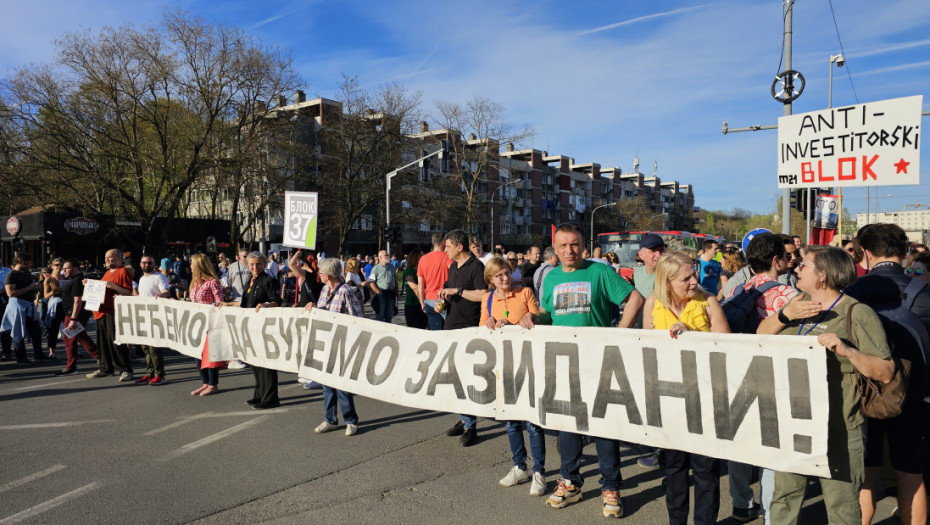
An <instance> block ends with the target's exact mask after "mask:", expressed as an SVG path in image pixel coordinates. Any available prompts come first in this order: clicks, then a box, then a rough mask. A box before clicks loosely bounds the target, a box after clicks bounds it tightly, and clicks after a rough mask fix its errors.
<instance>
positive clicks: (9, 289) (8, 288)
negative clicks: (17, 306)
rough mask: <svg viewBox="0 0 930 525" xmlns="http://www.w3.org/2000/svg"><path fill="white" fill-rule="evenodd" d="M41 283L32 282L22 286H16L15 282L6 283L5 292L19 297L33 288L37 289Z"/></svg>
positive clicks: (10, 295)
mask: <svg viewBox="0 0 930 525" xmlns="http://www.w3.org/2000/svg"><path fill="white" fill-rule="evenodd" d="M40 286H41V285H40V284H39V283H32V284H30V285H29V286H26V287H24V288H18V289H17V288H16V285H15V284H8V285H6V287H5V288H6V294H7V295H8V296H9V297H19V296H20V295H25V294H27V293H29V292H31V291H33V290H38V289H39V287H40Z"/></svg>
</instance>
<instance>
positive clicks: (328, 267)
mask: <svg viewBox="0 0 930 525" xmlns="http://www.w3.org/2000/svg"><path fill="white" fill-rule="evenodd" d="M317 266H319V268H320V275H328V276H329V277H332V278H333V279H336V280H339V279H342V264H341V263H340V262H339V259H337V258H335V257H326V258H325V259H320V260H319V262H318V263H317Z"/></svg>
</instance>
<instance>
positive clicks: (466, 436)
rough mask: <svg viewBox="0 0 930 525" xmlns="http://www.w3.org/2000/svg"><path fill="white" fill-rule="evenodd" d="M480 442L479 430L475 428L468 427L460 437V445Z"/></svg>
mask: <svg viewBox="0 0 930 525" xmlns="http://www.w3.org/2000/svg"><path fill="white" fill-rule="evenodd" d="M477 442H478V430H476V429H474V428H469V429H466V430H465V431H464V432H462V437H460V438H459V445H462V446H463V447H470V446H472V445H474V444H475V443H477Z"/></svg>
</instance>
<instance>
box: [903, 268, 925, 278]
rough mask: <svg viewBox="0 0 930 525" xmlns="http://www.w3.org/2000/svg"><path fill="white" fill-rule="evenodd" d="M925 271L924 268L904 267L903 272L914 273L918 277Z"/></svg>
mask: <svg viewBox="0 0 930 525" xmlns="http://www.w3.org/2000/svg"><path fill="white" fill-rule="evenodd" d="M926 272H927V271H926V270H924V269H923V268H905V269H904V273H906V274H908V275H916V276H918V277H920V276H921V275H923V274H925V273H926Z"/></svg>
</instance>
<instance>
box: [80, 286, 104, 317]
mask: <svg viewBox="0 0 930 525" xmlns="http://www.w3.org/2000/svg"><path fill="white" fill-rule="evenodd" d="M106 295H107V283H106V282H105V281H98V280H96V279H88V280H87V283H86V284H85V285H84V295H83V296H81V297H82V299H83V300H84V308H87V309H88V310H90V311H91V312H96V311H97V309H98V308H100V304H101V303H103V301H104V298H105V297H106Z"/></svg>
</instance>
